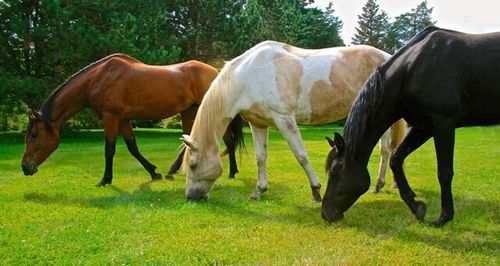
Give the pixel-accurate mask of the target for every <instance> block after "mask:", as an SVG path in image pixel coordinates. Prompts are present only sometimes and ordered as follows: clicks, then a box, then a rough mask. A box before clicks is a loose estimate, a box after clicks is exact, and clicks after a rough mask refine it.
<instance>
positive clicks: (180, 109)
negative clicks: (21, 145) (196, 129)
mask: <svg viewBox="0 0 500 266" xmlns="http://www.w3.org/2000/svg"><path fill="white" fill-rule="evenodd" d="M217 74H218V71H217V70H216V69H215V68H213V67H211V66H209V65H207V64H204V63H201V62H198V61H188V62H183V63H179V64H175V65H165V66H152V65H146V64H144V63H142V62H140V61H139V60H136V59H134V58H132V57H130V56H128V55H125V54H112V55H109V56H107V57H104V58H102V59H100V60H98V61H96V62H94V63H92V64H90V65H88V66H87V67H85V68H83V69H81V70H80V71H79V72H77V73H76V74H74V75H73V76H71V77H70V78H69V79H68V80H66V81H65V82H64V83H63V84H62V85H60V86H59V88H57V89H56V90H55V91H54V92H53V93H52V94H51V95H50V96H49V97H48V99H47V100H46V101H45V103H44V104H43V106H42V111H41V113H39V112H36V111H33V110H32V109H31V110H30V119H29V125H28V130H27V132H26V137H25V141H26V149H25V151H24V155H23V159H22V169H23V172H24V174H25V175H33V174H34V173H36V172H37V169H38V166H39V165H40V164H41V163H43V162H44V161H45V160H46V159H47V157H48V156H49V155H50V154H51V153H52V152H53V151H54V150H56V149H57V147H58V145H59V131H60V129H61V126H62V124H63V123H64V122H65V121H66V120H68V119H69V118H71V117H72V116H74V115H75V114H76V113H78V112H80V111H81V110H82V109H84V108H90V109H92V111H93V112H94V113H95V114H97V115H98V116H99V117H100V118H102V120H103V124H104V134H105V138H106V147H105V157H106V167H105V171H104V177H103V178H102V180H101V182H99V183H98V184H97V185H98V186H104V185H106V184H111V181H112V178H113V168H112V165H113V156H114V154H115V146H116V145H115V144H116V136H117V134H118V133H121V134H122V135H123V138H124V140H125V143H126V144H127V148H128V150H129V151H130V153H131V154H132V155H133V156H134V157H135V158H136V159H137V160H138V161H139V162H140V163H141V164H142V165H143V166H144V168H145V169H146V170H147V171H148V172H149V174H150V175H151V178H152V179H161V177H162V176H161V174H159V173H157V172H156V166H154V165H153V164H151V163H150V162H149V161H148V160H146V159H145V158H144V157H143V156H142V155H141V153H140V152H139V149H138V148H137V144H136V141H135V137H134V132H133V129H132V125H131V124H130V120H132V119H162V118H166V117H170V116H172V115H175V114H177V113H180V116H181V119H182V129H183V132H184V133H185V134H188V133H189V132H190V131H191V127H192V124H193V121H194V118H195V115H196V111H197V109H198V105H199V104H200V103H201V100H202V99H203V96H204V95H205V92H206V91H207V90H208V88H209V86H210V84H211V83H212V81H213V80H214V79H215V77H216V76H217ZM239 121H240V120H239V118H238V119H235V120H233V122H232V125H231V126H230V127H229V129H231V128H234V124H236V126H240V125H239V124H238V122H239ZM239 138H240V136H239V135H237V134H236V135H235V134H231V132H229V130H228V133H227V134H225V138H224V140H225V142H226V146H227V148H228V152H229V158H230V174H229V176H230V177H234V175H235V174H236V173H237V172H238V169H237V165H236V160H235V156H234V151H235V148H236V145H237V143H238V141H237V139H239ZM183 154H184V149H183V150H182V152H181V153H180V154H179V156H178V158H177V160H176V161H175V162H174V163H173V165H172V166H171V168H170V171H169V173H168V174H167V175H166V176H165V178H167V179H171V178H173V177H172V174H173V173H175V172H176V171H177V170H178V169H179V167H180V164H181V162H182V157H183Z"/></svg>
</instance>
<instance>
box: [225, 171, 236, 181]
mask: <svg viewBox="0 0 500 266" xmlns="http://www.w3.org/2000/svg"><path fill="white" fill-rule="evenodd" d="M237 173H238V171H236V172H234V173H229V175H228V176H227V177H228V178H230V179H234V177H235V176H236V174H237Z"/></svg>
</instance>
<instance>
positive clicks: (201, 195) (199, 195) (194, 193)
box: [186, 190, 208, 201]
mask: <svg viewBox="0 0 500 266" xmlns="http://www.w3.org/2000/svg"><path fill="white" fill-rule="evenodd" d="M186 198H187V199H188V200H189V201H207V200H208V194H207V193H205V192H203V191H199V190H191V191H189V193H186Z"/></svg>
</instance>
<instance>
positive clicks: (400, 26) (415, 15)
mask: <svg viewBox="0 0 500 266" xmlns="http://www.w3.org/2000/svg"><path fill="white" fill-rule="evenodd" d="M433 9H434V8H433V7H428V3H427V1H426V0H425V1H423V2H422V3H420V4H419V5H417V7H416V8H412V9H411V11H410V12H406V13H403V14H401V15H399V16H397V17H396V21H394V23H393V24H392V26H391V33H390V36H389V39H388V41H387V42H388V43H387V47H388V50H389V51H390V52H394V51H395V50H397V49H399V48H400V47H402V46H403V45H405V44H406V43H407V42H408V41H409V40H410V39H411V38H412V37H413V36H415V35H416V34H417V33H419V32H420V31H422V30H423V29H425V28H426V27H428V26H432V25H435V24H436V21H433V20H432V17H431V16H432V10H433Z"/></svg>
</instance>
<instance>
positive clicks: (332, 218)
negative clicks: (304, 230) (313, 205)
mask: <svg viewBox="0 0 500 266" xmlns="http://www.w3.org/2000/svg"><path fill="white" fill-rule="evenodd" d="M321 218H323V220H325V221H327V222H329V223H334V222H337V221H339V220H342V218H344V214H343V213H342V212H333V214H332V215H328V214H327V213H326V212H325V211H323V210H321Z"/></svg>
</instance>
